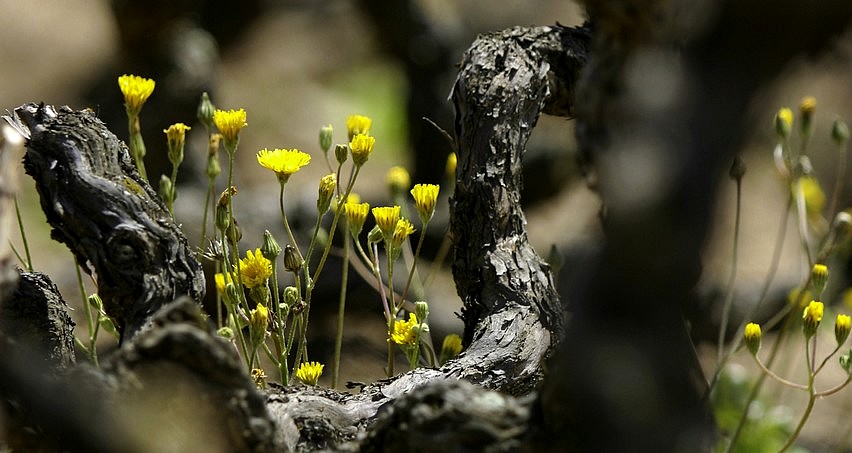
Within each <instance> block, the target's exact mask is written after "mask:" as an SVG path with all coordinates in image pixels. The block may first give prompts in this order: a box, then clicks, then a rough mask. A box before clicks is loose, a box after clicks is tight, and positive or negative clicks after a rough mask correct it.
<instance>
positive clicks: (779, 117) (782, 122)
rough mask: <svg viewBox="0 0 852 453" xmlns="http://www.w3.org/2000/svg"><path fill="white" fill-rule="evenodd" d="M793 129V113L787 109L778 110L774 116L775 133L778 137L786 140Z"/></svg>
mask: <svg viewBox="0 0 852 453" xmlns="http://www.w3.org/2000/svg"><path fill="white" fill-rule="evenodd" d="M792 128H793V111H792V110H790V109H789V108H787V107H782V108H780V109H778V112H777V113H776V114H775V133H777V134H778V135H779V136H780V137H783V138H787V137H789V136H790V131H791V130H792Z"/></svg>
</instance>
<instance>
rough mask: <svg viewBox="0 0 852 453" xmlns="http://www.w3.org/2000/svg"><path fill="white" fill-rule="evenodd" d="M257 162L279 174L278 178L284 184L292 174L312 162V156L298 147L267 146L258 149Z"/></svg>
mask: <svg viewBox="0 0 852 453" xmlns="http://www.w3.org/2000/svg"><path fill="white" fill-rule="evenodd" d="M257 162H258V163H259V164H260V165H261V166H263V167H265V168H268V169H270V170H272V171H274V172H275V174H276V176H278V180H279V181H280V182H281V183H282V184H283V183H286V182H287V180H288V179H290V175H292V174H293V173H296V172H297V171H299V169H301V168H302V167H304V166H305V165H308V163H310V162H311V156H310V154H308V153H305V152H302V151H299V150H298V149H295V148H294V149H278V148H276V149H273V150H271V151H270V150H268V149H266V148H264V149H262V150H260V151H258V153H257Z"/></svg>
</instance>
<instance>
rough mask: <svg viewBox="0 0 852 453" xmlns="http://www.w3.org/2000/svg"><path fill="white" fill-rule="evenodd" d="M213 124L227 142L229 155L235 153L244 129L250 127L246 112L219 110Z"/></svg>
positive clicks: (214, 114) (215, 113) (215, 114)
mask: <svg viewBox="0 0 852 453" xmlns="http://www.w3.org/2000/svg"><path fill="white" fill-rule="evenodd" d="M213 123H214V124H216V129H219V133H220V134H222V138H223V139H224V140H225V148H226V149H228V152H229V153H233V152H234V150H235V149H236V146H237V141H238V140H239V138H240V131H241V130H242V128H244V127H246V126H248V124H247V123H246V111H245V110H243V109H239V110H219V109H216V111H214V112H213Z"/></svg>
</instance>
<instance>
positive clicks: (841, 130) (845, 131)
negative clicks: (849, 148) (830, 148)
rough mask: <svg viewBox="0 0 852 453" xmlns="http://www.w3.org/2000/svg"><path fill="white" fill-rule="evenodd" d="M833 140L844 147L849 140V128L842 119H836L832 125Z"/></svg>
mask: <svg viewBox="0 0 852 453" xmlns="http://www.w3.org/2000/svg"><path fill="white" fill-rule="evenodd" d="M831 138H832V139H833V140H834V142H835V143H837V144H838V145H840V146H843V145H844V144H845V143H846V142H847V141H848V140H849V126H847V125H846V123H844V122H843V121H841V120H840V118H835V119H834V123H832V125H831Z"/></svg>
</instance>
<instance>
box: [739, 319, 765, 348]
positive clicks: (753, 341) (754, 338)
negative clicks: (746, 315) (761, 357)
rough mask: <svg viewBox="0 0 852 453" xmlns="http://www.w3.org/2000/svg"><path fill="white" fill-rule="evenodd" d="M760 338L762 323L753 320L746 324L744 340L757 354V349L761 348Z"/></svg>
mask: <svg viewBox="0 0 852 453" xmlns="http://www.w3.org/2000/svg"><path fill="white" fill-rule="evenodd" d="M760 339H761V332H760V324H755V323H753V322H750V323H748V324H746V326H745V331H743V340H744V341H745V344H746V347H747V348H748V350H749V352H751V354H752V355H754V354H757V351H758V350H759V349H760Z"/></svg>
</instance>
